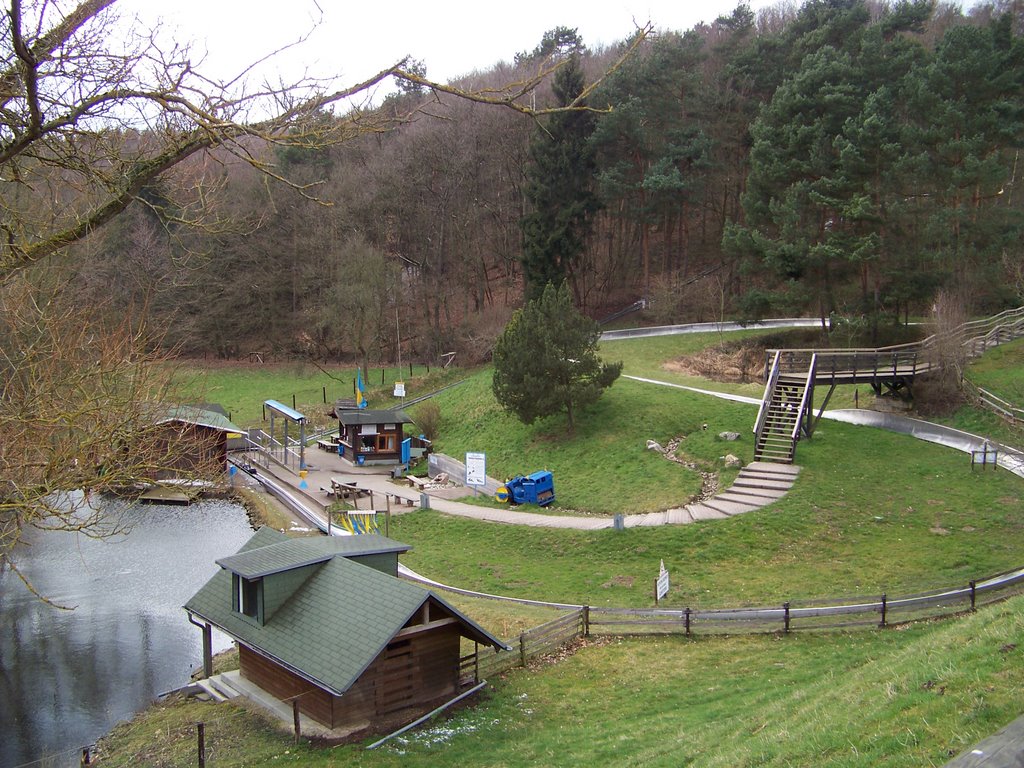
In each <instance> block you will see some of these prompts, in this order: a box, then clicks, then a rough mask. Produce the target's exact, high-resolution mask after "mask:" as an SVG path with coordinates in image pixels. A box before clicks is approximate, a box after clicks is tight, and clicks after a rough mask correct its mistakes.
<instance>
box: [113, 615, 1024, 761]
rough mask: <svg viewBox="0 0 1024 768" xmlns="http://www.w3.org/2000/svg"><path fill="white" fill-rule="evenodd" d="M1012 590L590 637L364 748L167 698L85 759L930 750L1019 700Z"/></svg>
mask: <svg viewBox="0 0 1024 768" xmlns="http://www.w3.org/2000/svg"><path fill="white" fill-rule="evenodd" d="M1022 641H1024V598H1016V599H1014V600H1011V601H1009V602H1007V603H1004V604H1001V605H998V606H995V607H991V608H987V609H984V610H982V611H979V612H978V613H977V614H974V615H971V616H968V617H965V618H962V619H958V620H954V621H945V622H933V623H922V624H917V625H912V626H907V627H902V628H899V629H892V630H888V631H862V632H857V633H850V634H839V633H821V634H807V635H803V634H797V635H790V636H769V635H759V636H747V637H724V638H714V639H707V638H705V639H700V640H686V639H684V638H678V637H671V638H664V637H661V638H646V639H628V638H609V639H594V640H591V641H590V642H588V643H586V644H585V645H584V646H583V647H581V648H579V649H578V650H577V651H576V652H575V653H574V654H572V655H569V656H566V657H564V658H561V659H560V660H557V661H553V662H551V663H548V664H536V665H533V666H531V667H530V668H528V669H525V670H516V671H513V672H511V673H509V674H507V675H505V676H503V677H502V678H501V679H500V680H496V681H492V682H493V683H494V685H493V686H492V687H491V688H490V689H489V690H488V691H487V693H486V694H485V695H484V696H483V697H482V698H481V699H479V700H478V702H477V703H476V704H475V706H472V707H467V708H464V709H461V710H459V711H456V712H454V713H453V714H452V715H451V716H450V717H442V718H439V719H438V720H435V721H433V722H432V723H431V724H428V725H427V726H425V727H422V728H420V729H417V730H416V731H414V732H411V733H410V734H407V735H406V736H404V737H401V738H400V739H396V740H394V741H392V742H389V743H387V744H386V745H384V746H382V747H380V748H378V749H377V750H374V751H365V750H364V749H363V747H364V746H365V745H366V744H368V743H370V741H371V740H367V741H365V742H362V743H359V744H353V745H348V746H341V747H334V748H330V747H322V746H318V745H315V744H307V743H301V744H295V743H294V742H293V739H292V737H291V735H290V734H289V733H288V732H287V729H286V728H285V727H282V726H277V725H273V724H270V723H268V722H267V721H265V720H264V719H263V718H262V717H260V716H258V715H254V714H250V713H248V712H247V711H246V710H243V709H240V708H238V707H236V706H233V705H230V704H219V705H214V704H204V703H200V702H196V701H180V700H172V701H171V702H168V703H166V704H161V705H157V706H155V707H152V708H150V709H149V710H148V711H147V712H146V713H144V714H143V715H140V716H139V717H138V718H136V719H135V720H134V721H133V722H132V723H130V724H126V725H123V726H119V727H118V728H117V729H116V730H115V732H114V734H113V737H112V738H110V739H108V740H106V741H105V742H104V743H103V744H102V745H101V752H100V757H101V760H100V761H99V764H100V765H111V766H129V765H130V766H138V765H145V766H161V767H166V766H188V765H195V730H194V726H193V724H194V723H196V722H204V723H206V738H207V749H208V759H213V758H211V757H210V756H211V755H213V756H215V759H214V761H213V762H212V763H210V764H214V765H219V766H225V767H228V766H253V765H279V764H296V765H304V766H338V767H339V768H340V766H365V767H366V768H393V767H396V766H402V767H403V768H417V767H418V766H424V768H428V767H429V768H434V766H437V765H439V764H440V765H462V764H465V765H474V766H484V767H489V766H493V767H494V768H499V767H500V768H532V767H533V766H541V765H543V766H576V765H593V766H645V767H646V766H666V768H668V767H673V768H674V766H681V765H686V766H701V767H702V768H711V767H715V768H717V767H721V768H726V767H728V768H742V767H744V766H778V767H779V768H782V767H783V766H786V767H791V766H809V767H810V766H813V767H815V768H831V767H835V768H840V767H842V768H855V767H858V766H863V767H864V768H868V767H869V766H871V767H873V766H879V765H885V766H891V767H892V768H901V767H904V766H905V767H906V768H917V767H918V766H927V765H933V766H940V765H943V764H944V763H945V762H946V761H947V760H948V759H950V757H951V756H953V755H955V754H958V753H960V752H962V751H963V750H965V749H967V748H969V747H970V746H971V745H972V744H974V743H976V742H977V741H979V740H980V739H982V738H984V737H985V736H987V735H989V734H991V733H993V732H994V731H996V730H997V729H998V728H1000V727H1001V726H1002V725H1004V724H1005V723H1007V722H1009V721H1010V720H1012V719H1013V718H1015V717H1016V716H1017V715H1019V714H1020V711H1021V707H1022V703H1024V663H1022V661H1024V659H1022V653H1024V642H1022Z"/></svg>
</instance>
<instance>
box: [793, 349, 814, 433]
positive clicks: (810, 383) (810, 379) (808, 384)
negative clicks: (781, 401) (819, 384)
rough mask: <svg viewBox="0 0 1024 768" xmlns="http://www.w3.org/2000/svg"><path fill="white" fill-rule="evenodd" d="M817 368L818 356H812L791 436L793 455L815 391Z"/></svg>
mask: <svg viewBox="0 0 1024 768" xmlns="http://www.w3.org/2000/svg"><path fill="white" fill-rule="evenodd" d="M817 368H818V356H817V355H811V364H810V365H809V366H808V367H807V381H805V382H804V394H803V396H802V397H801V398H800V407H799V408H798V409H797V412H796V424H794V425H793V434H792V435H790V437H791V438H792V439H793V449H792V452H793V453H796V441H797V440H799V439H800V422H802V421H803V417H804V409H805V408H807V399H808V398H809V397H810V394H811V392H812V391H813V389H814V376H815V374H816V373H817Z"/></svg>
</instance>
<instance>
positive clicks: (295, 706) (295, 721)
mask: <svg viewBox="0 0 1024 768" xmlns="http://www.w3.org/2000/svg"><path fill="white" fill-rule="evenodd" d="M292 725H293V726H294V727H295V743H296V744H298V743H299V739H301V738H302V723H301V722H300V721H299V700H298V699H297V698H295V699H292Z"/></svg>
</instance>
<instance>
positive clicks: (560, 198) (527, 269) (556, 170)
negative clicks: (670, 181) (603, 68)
mask: <svg viewBox="0 0 1024 768" xmlns="http://www.w3.org/2000/svg"><path fill="white" fill-rule="evenodd" d="M553 89H554V93H555V98H556V101H557V104H558V106H559V107H566V106H569V105H571V104H574V102H575V101H576V99H577V97H579V95H580V94H581V93H582V92H583V70H582V68H581V66H580V61H579V55H578V53H577V52H575V50H574V51H573V53H571V54H570V55H569V57H568V58H567V60H566V61H565V63H564V64H563V65H562V66H561V68H560V69H559V70H558V72H557V73H556V75H555V79H554V83H553ZM593 129H594V117H593V114H592V113H590V112H588V111H585V110H577V111H569V112H563V113H559V114H556V115H554V116H553V117H552V118H551V119H550V120H549V121H548V122H547V124H546V126H545V128H544V130H542V131H540V132H538V134H537V135H536V137H535V138H534V140H533V142H532V144H531V145H530V158H531V160H532V163H531V165H530V166H529V169H528V172H527V187H526V198H527V200H528V202H529V205H530V213H528V214H527V215H526V216H525V217H524V218H523V256H522V263H523V276H524V278H525V282H526V286H525V288H526V297H527V299H534V298H537V297H538V296H540V294H541V292H542V291H543V290H544V286H546V285H547V284H548V283H551V284H554V285H560V284H561V283H562V282H563V281H565V280H569V281H570V282H572V280H573V277H574V272H575V270H576V268H577V265H578V263H579V259H580V255H581V254H582V253H583V250H584V247H585V245H586V241H587V236H588V235H589V233H590V225H591V217H592V216H593V214H594V212H595V211H596V210H597V209H598V203H597V197H596V196H595V195H594V192H593V190H592V187H593V177H594V159H593V153H592V150H591V149H590V146H589V144H588V139H589V137H590V134H591V132H592V131H593Z"/></svg>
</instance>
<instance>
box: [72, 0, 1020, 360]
mask: <svg viewBox="0 0 1024 768" xmlns="http://www.w3.org/2000/svg"><path fill="white" fill-rule="evenodd" d="M1014 8H1017V9H1018V10H1017V13H1018V14H1019V4H1018V5H1015V4H1013V3H1010V2H1002V1H1001V2H999V3H997V4H996V5H994V6H991V5H987V6H977V7H974V8H973V9H972V10H971V11H970V12H969V13H968V14H967V15H965V14H964V13H962V12H961V11H959V10H957V9H956V7H954V6H946V5H935V4H933V3H930V2H922V1H920V0H915V1H912V2H897V3H891V4H882V3H876V2H863V1H861V0H811V2H806V3H804V4H803V5H801V6H799V7H796V6H792V5H789V4H780V5H778V6H776V7H774V8H769V9H767V10H765V11H763V12H761V13H759V14H754V13H752V12H751V11H750V10H749V8H747V7H745V6H742V5H741V6H738V7H737V8H736V10H735V11H734V12H733V13H732V14H731V15H729V16H725V17H721V18H719V19H717V20H715V21H714V22H712V23H709V24H704V25H701V26H699V27H697V28H694V29H690V30H679V31H659V32H657V33H656V34H653V35H651V36H649V38H648V39H647V40H645V41H644V43H643V45H642V46H641V49H640V50H639V51H638V52H637V54H636V55H634V56H632V57H631V58H629V59H628V60H627V61H626V62H625V63H624V64H623V65H622V66H621V67H619V68H618V69H617V70H616V71H614V72H613V74H612V75H611V76H610V77H609V78H607V79H606V80H605V81H604V82H603V83H602V84H601V86H600V87H599V88H598V89H596V90H595V91H593V92H591V93H589V94H586V95H585V101H586V104H588V105H589V106H590V107H591V108H592V109H593V111H587V112H571V113H563V114H560V115H555V116H552V117H549V118H541V119H534V118H531V117H530V116H528V115H523V114H520V113H517V112H515V111H512V110H508V109H497V108H494V107H490V106H488V105H486V104H481V103H478V102H473V101H467V100H462V99H457V98H451V97H450V96H447V95H445V94H441V93H438V92H434V91H430V90H427V89H425V88H422V87H420V86H418V85H417V84H416V83H414V82H406V83H405V84H404V86H403V88H402V90H401V91H400V92H397V93H395V94H394V95H392V96H390V97H389V98H388V99H387V100H386V101H385V102H384V103H383V104H382V105H380V107H379V109H380V110H383V111H384V112H386V113H389V114H394V115H398V114H405V113H407V112H408V111H409V110H410V108H411V107H412V106H414V105H415V104H417V103H418V102H426V103H427V106H426V107H425V108H424V109H422V110H421V111H420V112H419V113H418V115H417V117H416V118H415V119H413V120H409V121H403V122H401V123H400V124H399V125H397V126H394V127H392V128H390V129H389V130H386V131H380V132H378V131H369V132H365V133H363V135H360V136H356V137H354V138H353V139H352V140H351V141H347V142H344V143H338V144H335V145H333V146H329V147H320V146H315V147H310V148H303V146H302V145H301V143H300V144H299V145H298V146H296V145H295V144H292V145H291V146H286V147H285V146H275V145H274V144H273V143H269V144H268V143H266V142H261V141H257V140H256V139H253V141H252V143H251V146H250V147H249V151H251V152H252V153H254V154H255V155H257V156H259V157H260V158H261V160H262V161H263V162H265V163H266V164H267V165H268V167H269V169H270V170H271V173H272V176H278V177H281V178H287V179H289V180H291V182H292V183H290V184H285V183H281V182H278V181H276V180H275V179H274V178H272V177H268V176H267V175H266V174H261V173H258V172H257V171H256V170H254V168H253V166H252V165H251V164H246V163H243V162H240V161H239V160H238V159H237V157H235V156H233V155H229V154H228V153H226V152H223V151H218V150H216V149H214V150H213V151H212V152H211V153H210V154H209V155H204V156H202V157H200V156H199V155H196V156H195V157H193V158H190V159H189V160H187V161H186V162H185V163H183V164H181V167H179V168H177V169H176V170H175V173H174V174H173V175H166V176H162V177H160V178H159V179H158V180H157V181H155V182H153V183H150V184H148V185H147V186H146V187H145V188H144V189H143V190H142V193H141V195H140V198H141V202H140V203H135V204H133V205H132V206H131V207H130V208H129V209H128V210H127V211H126V212H125V213H124V214H122V215H121V216H119V217H117V218H116V219H115V220H113V221H112V222H110V223H109V224H107V225H106V226H105V227H104V228H102V229H100V230H99V231H97V232H96V233H95V234H93V235H92V236H90V237H89V238H87V239H86V240H85V241H84V242H81V243H78V244H76V245H75V246H73V251H74V256H75V257H76V258H74V259H73V261H72V263H73V264H74V265H75V266H74V269H75V271H76V275H75V284H76V294H77V296H78V298H79V299H80V300H83V301H85V302H89V303H93V304H100V303H102V304H103V306H105V307H106V308H107V309H108V310H110V311H111V312H115V313H116V312H119V311H121V309H122V308H124V307H126V306H133V307H140V306H145V307H146V309H147V311H148V312H149V313H150V315H151V316H152V317H153V318H154V319H155V320H156V321H157V322H158V324H159V325H160V326H161V327H162V328H164V329H165V330H166V339H165V343H166V344H167V345H176V346H178V347H180V348H181V349H182V350H183V351H185V352H186V353H193V354H203V353H206V354H212V355H217V356H221V357H224V358H237V357H243V356H246V355H247V354H248V353H250V352H257V351H258V352H261V353H264V354H266V353H272V354H278V353H279V354H291V355H310V356H313V357H316V358H323V359H336V358H357V359H359V360H361V361H367V362H369V361H376V360H388V361H390V360H394V359H396V357H397V347H396V337H400V338H401V343H402V351H403V355H404V356H405V357H406V359H410V358H412V357H417V358H419V359H424V360H430V359H436V356H437V355H438V354H439V353H441V352H447V351H457V352H459V353H460V357H459V359H460V360H462V361H474V360H483V359H486V358H487V356H488V354H489V350H490V347H491V343H492V341H493V339H494V337H495V336H496V335H497V333H498V332H499V331H500V329H501V327H502V326H503V324H504V322H505V320H506V319H507V317H508V315H509V313H510V312H511V310H512V309H513V308H514V307H515V306H517V305H518V304H519V303H520V302H521V301H522V297H523V295H524V290H525V291H527V293H528V291H529V289H530V285H538V286H539V287H541V288H542V287H543V285H542V284H540V283H541V282H542V281H546V280H554V281H559V280H561V279H563V278H564V279H566V280H567V281H568V283H569V285H570V287H571V289H572V292H573V295H574V297H575V301H576V302H577V304H578V305H579V306H580V307H581V308H582V309H583V310H584V311H585V312H587V313H588V314H591V315H592V316H594V317H602V316H604V315H605V314H607V313H608V312H610V311H612V310H615V309H618V308H620V307H623V306H626V305H628V304H630V303H632V302H634V301H636V300H637V299H639V298H641V297H646V298H648V299H650V301H651V304H650V308H649V310H648V313H647V316H648V319H649V320H650V321H652V322H660V323H664V322H673V321H682V320H708V319H714V318H716V317H718V316H719V315H720V314H723V313H724V314H727V315H732V316H736V315H741V316H745V317H757V316H767V315H771V314H775V313H780V314H782V313H785V314H789V313H811V314H817V315H819V316H821V317H823V318H828V317H832V318H833V319H835V318H857V319H858V321H859V322H862V323H877V322H888V321H891V320H892V319H894V318H897V317H900V316H904V315H906V314H907V313H909V314H917V313H924V312H927V311H928V310H929V308H930V307H931V305H932V303H933V301H934V299H935V296H936V294H937V293H938V292H939V291H941V290H943V289H946V290H956V291H957V292H958V293H959V294H960V295H961V296H962V297H965V298H966V300H968V301H969V302H970V306H969V307H968V308H969V309H970V310H973V311H977V312H981V311H986V312H987V311H993V310H998V309H1000V308H1002V307H1004V306H1006V305H1009V304H1019V303H1020V300H1021V299H1020V294H1021V291H1022V286H1021V273H1022V269H1021V262H1022V261H1024V258H1022V255H1021V252H1020V249H1019V239H1020V232H1021V214H1022V206H1024V198H1022V196H1021V194H1020V192H1019V190H1017V188H1016V187H1017V177H1018V175H1019V174H1020V173H1021V171H1022V169H1021V168H1019V167H1018V165H1019V147H1020V144H1021V139H1022V137H1024V134H1022V124H1024V123H1022V108H1024V87H1022V86H1024V41H1022V40H1021V37H1020V33H1021V26H1020V25H1021V18H1020V16H1019V15H1017V16H1014V14H1013V13H1012V9H1014ZM585 44H586V41H582V40H579V39H578V36H577V35H576V34H575V33H574V31H573V30H567V29H559V30H552V31H551V33H549V34H548V35H546V36H545V38H544V40H542V41H539V43H538V46H537V48H536V49H535V50H533V51H525V52H523V53H522V54H521V55H519V56H518V57H517V58H516V61H515V62H514V63H513V64H500V65H493V66H491V68H490V69H487V68H486V67H487V66H488V62H480V66H481V69H479V70H478V71H477V72H476V73H474V74H473V75H472V76H471V77H468V78H466V79H465V80H464V81H461V82H459V83H456V85H458V86H460V87H463V88H466V89H473V90H479V89H483V88H487V87H491V86H494V87H497V86H498V85H500V84H507V83H508V82H510V81H515V80H519V79H525V78H527V77H528V76H530V75H532V74H534V73H535V72H536V71H537V70H538V69H539V68H540V67H541V66H542V64H543V63H544V62H546V61H550V60H551V57H554V59H555V60H564V66H563V68H562V70H561V71H560V73H559V76H556V78H555V79H554V81H553V85H552V83H551V82H549V83H548V84H547V85H546V86H545V87H544V88H542V89H541V90H540V91H538V92H536V93H535V94H533V95H531V96H527V97H525V98H527V99H532V100H533V104H534V105H536V106H544V105H548V104H550V105H554V104H558V105H565V104H572V103H574V101H573V100H574V99H575V98H576V97H577V96H578V95H579V93H580V92H581V90H582V88H583V87H584V84H585V83H588V82H592V81H593V80H594V79H595V78H596V77H597V76H598V75H599V74H600V73H601V72H603V71H604V70H606V69H608V68H609V67H612V66H613V64H614V63H615V62H616V60H617V59H618V57H619V56H620V55H621V53H622V50H623V48H624V46H625V45H626V44H627V41H623V43H622V46H619V47H613V48H610V49H604V50H591V49H588V48H587V47H586V45H585ZM368 112H369V110H368ZM351 117H352V115H351V114H349V115H346V118H347V119H351ZM320 119H322V120H323V121H324V122H325V123H328V124H329V123H331V122H332V121H335V120H338V119H339V118H338V117H337V116H336V115H335V114H333V113H331V112H330V111H327V110H325V111H324V112H323V114H322V115H321V117H320ZM368 119H369V117H368ZM125 140H126V141H127V140H128V139H127V138H126V139H125ZM136 140H139V141H145V140H146V137H145V136H144V135H143V136H141V137H137V139H136ZM200 203H202V206H203V225H202V226H195V225H194V224H192V225H186V224H184V223H180V222H181V221H182V220H184V219H187V218H193V217H190V216H188V215H186V214H187V213H188V210H186V209H187V208H188V207H189V206H193V207H195V206H198V205H199V204H200Z"/></svg>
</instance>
